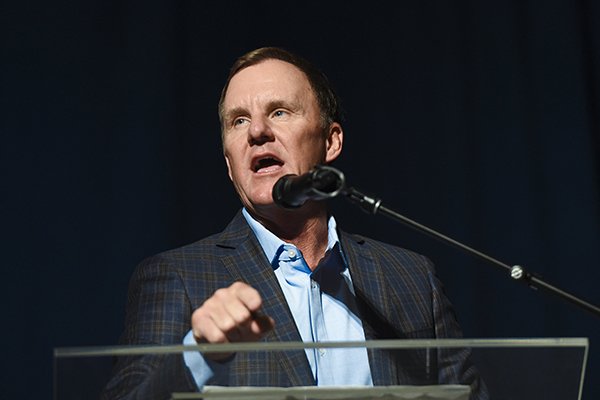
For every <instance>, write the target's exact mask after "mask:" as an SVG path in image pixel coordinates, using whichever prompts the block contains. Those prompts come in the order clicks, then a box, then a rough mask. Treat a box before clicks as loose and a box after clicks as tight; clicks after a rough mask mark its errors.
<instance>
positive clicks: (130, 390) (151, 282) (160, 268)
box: [101, 255, 197, 400]
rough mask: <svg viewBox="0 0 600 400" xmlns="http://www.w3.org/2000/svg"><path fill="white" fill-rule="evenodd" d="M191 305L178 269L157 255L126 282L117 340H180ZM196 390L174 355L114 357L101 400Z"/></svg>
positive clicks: (137, 342)
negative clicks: (123, 313)
mask: <svg viewBox="0 0 600 400" xmlns="http://www.w3.org/2000/svg"><path fill="white" fill-rule="evenodd" d="M190 315H191V304H190V300H189V296H188V294H187V293H186V288H185V285H184V282H183V280H182V278H181V275H180V273H179V271H177V269H176V268H174V267H172V265H171V263H170V262H169V261H168V260H167V259H165V258H164V257H162V256H160V255H159V256H155V257H151V258H149V259H147V260H145V261H144V262H142V263H141V264H140V265H139V266H138V267H137V268H136V270H135V272H134V274H133V276H132V278H131V281H130V285H129V291H128V298H127V308H126V316H125V331H124V333H123V335H122V337H121V339H120V344H121V345H172V344H181V343H182V340H183V337H184V336H185V334H186V333H187V331H189V329H190ZM195 390H197V387H196V385H195V383H194V380H193V378H192V376H191V373H190V371H189V370H188V368H187V367H186V365H185V362H184V360H183V356H182V355H180V354H164V355H156V354H153V355H141V356H122V357H118V358H117V360H116V363H115V366H114V370H113V373H112V377H111V379H110V381H109V382H108V384H107V385H106V387H105V389H104V392H103V393H102V396H101V399H128V400H133V399H169V398H171V393H172V392H177V391H179V392H190V391H195Z"/></svg>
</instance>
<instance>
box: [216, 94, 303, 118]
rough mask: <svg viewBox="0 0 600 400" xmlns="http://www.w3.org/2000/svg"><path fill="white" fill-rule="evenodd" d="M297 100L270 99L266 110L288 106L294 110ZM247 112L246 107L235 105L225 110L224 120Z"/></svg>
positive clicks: (297, 106)
mask: <svg viewBox="0 0 600 400" xmlns="http://www.w3.org/2000/svg"><path fill="white" fill-rule="evenodd" d="M299 107H300V106H299V104H298V101H296V100H295V99H294V101H286V100H271V101H269V102H268V103H267V109H268V110H274V109H276V108H289V109H291V110H292V111H295V110H297V109H298V108H299ZM245 114H248V109H247V108H245V107H235V108H232V109H231V110H228V111H226V112H225V121H231V120H232V119H233V118H234V117H237V116H239V115H245Z"/></svg>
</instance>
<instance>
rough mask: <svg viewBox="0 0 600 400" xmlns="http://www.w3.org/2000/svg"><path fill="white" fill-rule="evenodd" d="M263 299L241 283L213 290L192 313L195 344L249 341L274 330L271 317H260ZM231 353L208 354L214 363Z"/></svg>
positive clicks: (256, 292) (252, 289)
mask: <svg viewBox="0 0 600 400" xmlns="http://www.w3.org/2000/svg"><path fill="white" fill-rule="evenodd" d="M261 306H262V299H261V297H260V294H259V293H258V291H256V289H254V288H253V287H251V286H249V285H248V284H246V283H243V282H235V283H233V284H232V285H231V286H229V287H227V288H221V289H218V290H217V291H215V293H213V295H212V296H211V297H209V298H208V299H207V300H206V301H205V302H204V303H203V304H202V306H200V307H199V308H197V309H196V310H195V311H194V312H193V313H192V333H193V334H194V338H195V339H196V342H198V343H232V342H252V341H257V340H259V339H260V338H262V337H263V336H264V335H265V334H266V333H267V332H269V331H270V330H272V329H273V327H274V326H275V321H274V320H273V318H271V317H268V316H266V315H262V314H259V310H260V308H261ZM229 355H230V354H223V353H218V354H215V353H208V354H206V357H208V358H211V359H213V360H217V359H223V358H226V357H228V356H229Z"/></svg>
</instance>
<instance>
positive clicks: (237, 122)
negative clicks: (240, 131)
mask: <svg viewBox="0 0 600 400" xmlns="http://www.w3.org/2000/svg"><path fill="white" fill-rule="evenodd" d="M246 122H248V119H247V118H242V117H238V118H234V119H233V122H232V124H231V125H233V126H240V125H243V124H245V123H246Z"/></svg>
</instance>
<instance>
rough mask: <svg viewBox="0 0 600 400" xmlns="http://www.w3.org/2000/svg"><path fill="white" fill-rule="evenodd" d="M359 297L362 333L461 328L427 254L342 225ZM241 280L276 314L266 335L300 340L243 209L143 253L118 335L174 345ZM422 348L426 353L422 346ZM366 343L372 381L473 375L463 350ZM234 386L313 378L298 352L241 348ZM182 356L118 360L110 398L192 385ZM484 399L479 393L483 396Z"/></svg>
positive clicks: (447, 333)
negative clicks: (201, 235)
mask: <svg viewBox="0 0 600 400" xmlns="http://www.w3.org/2000/svg"><path fill="white" fill-rule="evenodd" d="M340 241H341V245H342V249H343V252H344V254H345V255H346V257H347V259H348V262H349V268H350V273H351V275H352V281H353V284H354V286H355V290H356V294H357V300H358V303H359V310H360V313H361V315H360V317H361V319H362V320H363V326H364V329H365V336H366V338H367V340H369V339H384V338H448V337H460V335H461V332H460V329H459V326H458V323H457V322H456V319H455V317H454V313H453V311H452V308H451V306H450V303H449V302H448V300H447V298H446V297H445V295H444V294H443V291H442V288H441V284H440V282H439V281H438V280H437V278H436V277H435V274H434V271H433V267H432V265H431V263H430V262H429V261H428V260H427V259H426V258H425V257H423V256H420V255H417V254H415V253H412V252H409V251H406V250H403V249H400V248H398V247H394V246H391V245H387V244H384V243H381V242H377V241H374V240H371V239H367V238H363V237H360V236H355V235H349V234H345V233H342V232H341V233H340ZM238 280H239V281H244V282H247V283H248V284H249V285H251V286H253V287H254V288H255V289H257V290H258V291H259V292H260V294H261V296H262V298H263V311H264V313H265V314H267V315H270V316H271V317H273V318H274V319H275V322H276V325H275V329H274V330H273V331H272V332H270V333H269V334H267V335H266V337H265V338H264V339H263V340H265V341H277V342H280V341H301V338H300V335H299V333H298V330H297V329H296V326H295V323H294V320H293V317H292V314H291V312H290V310H289V308H288V305H287V303H286V301H285V297H284V295H283V292H282V290H281V288H280V286H279V284H278V282H277V279H276V277H275V274H274V272H273V269H272V267H271V265H270V264H269V262H268V261H267V259H266V257H265V256H264V253H263V251H262V248H261V247H260V245H259V243H258V241H257V239H256V237H255V236H254V234H253V233H252V232H251V230H250V228H249V226H248V225H247V223H246V221H245V220H244V218H243V216H242V215H241V212H240V213H238V214H237V215H236V216H235V218H234V219H233V220H232V222H231V223H230V224H229V225H228V226H227V228H226V229H225V230H224V231H223V232H221V233H220V234H217V235H213V236H210V237H208V238H206V239H203V240H200V241H198V242H195V243H193V244H190V245H187V246H184V247H181V248H178V249H174V250H171V251H167V252H164V253H161V254H159V255H156V256H154V257H151V258H149V259H147V260H145V261H143V262H142V263H141V264H140V265H139V266H138V268H137V269H136V271H135V272H134V274H133V277H132V279H131V283H130V288H129V294H128V305H127V312H126V321H125V331H124V333H123V335H122V338H121V340H120V343H121V344H127V345H132V344H136V345H137V344H180V343H181V342H182V339H183V337H184V336H185V334H186V333H187V332H188V331H189V330H190V316H191V314H192V311H193V310H194V309H196V308H198V307H200V306H201V305H202V303H203V302H204V300H205V299H207V298H208V297H210V296H211V295H212V293H213V292H214V291H215V290H217V289H219V288H221V287H226V286H229V285H230V284H231V283H233V282H234V281H238ZM421 353H423V354H421ZM421 353H419V352H411V353H410V354H407V352H403V354H399V353H395V352H390V351H369V362H370V365H371V372H372V375H373V381H374V384H375V385H391V384H410V383H423V382H424V381H423V380H424V379H425V380H429V381H431V382H432V383H436V382H440V383H458V382H461V383H473V385H474V388H475V389H476V391H478V387H477V384H478V379H477V375H476V371H475V370H474V369H473V367H472V366H471V365H470V363H469V362H468V352H466V351H463V352H460V351H452V352H446V353H442V352H440V353H439V354H429V353H427V354H425V353H424V352H421ZM229 364H230V366H229V381H228V382H209V383H215V384H221V385H222V384H228V385H231V386H243V385H250V386H298V385H314V379H313V377H312V373H311V370H310V366H309V364H308V361H307V359H306V356H305V354H304V351H302V350H300V351H287V352H276V353H270V354H264V353H261V352H244V353H238V354H236V355H235V356H234V357H233V359H232V360H231V361H230V362H229ZM195 389H196V388H195V384H194V381H193V379H192V377H191V374H190V373H189V371H188V370H187V367H186V366H185V364H184V362H183V359H182V357H172V356H171V357H166V356H153V357H128V358H121V359H120V360H118V362H117V363H116V365H115V370H114V373H113V378H112V379H111V381H110V382H109V384H108V385H107V387H106V390H105V393H104V398H106V399H119V398H128V399H137V398H140V399H141V398H144V399H151V398H157V399H158V398H169V396H168V393H170V392H172V391H193V390H195ZM481 398H485V396H483V397H481Z"/></svg>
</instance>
